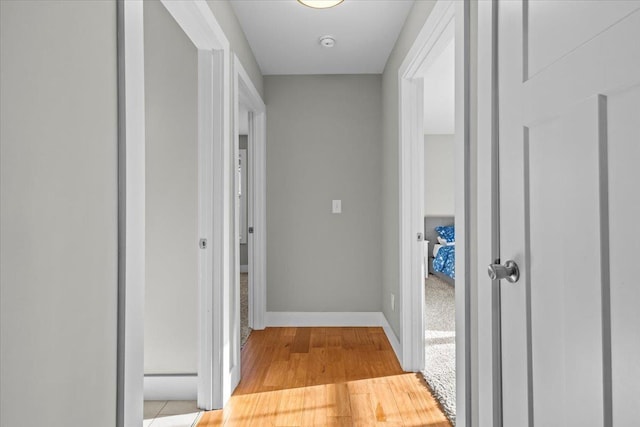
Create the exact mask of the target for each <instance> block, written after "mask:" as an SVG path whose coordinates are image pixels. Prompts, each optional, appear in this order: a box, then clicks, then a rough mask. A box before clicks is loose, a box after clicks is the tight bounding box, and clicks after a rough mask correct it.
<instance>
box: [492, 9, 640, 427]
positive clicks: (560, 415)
mask: <svg viewBox="0 0 640 427" xmlns="http://www.w3.org/2000/svg"><path fill="white" fill-rule="evenodd" d="M527 8H528V9H527ZM568 29H570V30H571V31H568ZM498 35H499V38H498V76H499V81H498V88H499V102H498V104H499V107H498V115H499V120H498V122H499V160H500V236H501V240H500V253H501V258H502V262H504V261H506V260H507V259H513V260H515V261H516V262H517V263H518V264H519V266H520V269H521V271H520V272H521V279H520V281H519V282H518V283H515V284H511V283H507V282H504V281H503V282H501V284H500V292H501V309H500V312H501V328H502V329H501V331H502V341H501V344H502V355H501V357H502V380H503V384H502V388H503V402H502V403H503V405H502V410H503V414H502V415H503V425H505V426H533V425H537V426H543V427H546V426H555V425H561V426H576V427H577V426H586V425H588V426H598V425H604V426H611V425H613V423H614V422H615V425H616V426H618V425H621V426H626V425H632V422H634V420H637V419H638V418H640V409H638V408H639V407H640V405H638V401H637V399H638V396H640V362H638V361H637V360H640V359H639V358H638V357H637V355H638V354H639V352H640V332H639V330H640V328H639V327H638V326H637V325H639V324H640V315H639V314H638V313H639V312H640V310H639V309H638V307H640V291H639V289H640V286H638V280H637V273H636V272H634V268H633V267H632V266H633V265H634V262H635V261H636V260H637V258H638V255H640V227H639V225H638V224H639V222H638V218H640V190H638V185H640V148H639V147H640V44H639V43H638V40H640V2H607V1H595V0H594V1H572V2H561V1H560V2H544V1H531V2H527V1H504V2H499V3H498Z"/></svg>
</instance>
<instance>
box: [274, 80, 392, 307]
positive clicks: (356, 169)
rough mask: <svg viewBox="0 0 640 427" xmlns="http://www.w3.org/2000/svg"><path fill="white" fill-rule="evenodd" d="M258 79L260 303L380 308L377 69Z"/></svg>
mask: <svg viewBox="0 0 640 427" xmlns="http://www.w3.org/2000/svg"><path fill="white" fill-rule="evenodd" d="M264 82H265V97H266V101H267V102H266V103H267V117H268V118H269V119H268V121H267V141H268V143H267V235H268V239H267V253H268V257H267V283H268V285H267V311H308V312H316V311H317V312H322V311H380V309H381V301H380V295H381V273H382V271H381V257H382V249H381V242H382V240H381V235H380V230H381V228H382V216H381V212H380V207H381V204H382V199H381V191H380V189H381V185H382V182H381V179H382V174H381V166H382V157H381V156H382V150H381V148H382V141H381V135H382V134H381V130H382V129H381V122H382V99H381V76H379V75H332V76H267V77H265V79H264ZM332 199H341V200H342V211H343V213H342V214H332V213H331V200H332Z"/></svg>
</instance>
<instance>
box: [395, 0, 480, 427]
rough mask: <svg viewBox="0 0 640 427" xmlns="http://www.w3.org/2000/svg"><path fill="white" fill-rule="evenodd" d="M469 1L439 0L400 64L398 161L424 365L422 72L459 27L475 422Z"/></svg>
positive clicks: (406, 328)
mask: <svg viewBox="0 0 640 427" xmlns="http://www.w3.org/2000/svg"><path fill="white" fill-rule="evenodd" d="M469 8H470V5H469V4H468V2H461V1H453V0H439V1H438V2H437V3H436V4H435V6H434V8H433V10H432V12H431V14H430V15H429V17H428V18H427V20H426V22H425V24H424V26H423V28H422V30H421V31H420V33H419V34H418V37H417V38H416V40H415V42H414V44H413V45H412V47H411V49H410V50H409V53H408V54H407V56H406V57H405V59H404V61H403V63H402V65H401V67H400V69H399V71H398V80H399V81H398V87H399V98H400V99H399V103H400V107H399V141H400V154H399V162H400V165H399V168H400V215H399V218H400V224H399V226H400V229H399V233H400V251H399V252H400V253H399V255H400V259H399V262H400V278H399V280H400V308H401V312H400V316H401V317H400V322H401V325H400V330H401V338H402V341H401V345H402V354H403V358H402V367H403V369H405V370H411V371H418V370H422V369H423V368H424V363H425V362H424V346H425V341H424V323H423V318H424V317H423V304H424V286H422V283H423V281H424V274H423V272H422V269H423V268H424V266H423V251H424V245H423V244H422V242H419V241H417V239H416V235H417V233H421V232H423V231H424V230H423V228H424V222H423V215H424V212H423V209H424V204H423V198H424V191H423V187H424V179H423V174H422V172H423V166H422V165H421V164H420V162H421V161H422V159H423V156H421V155H420V153H422V150H423V144H424V142H423V138H424V137H423V133H424V131H423V118H422V111H423V107H424V106H423V104H422V103H423V100H422V97H423V94H422V84H421V80H422V78H421V76H422V74H421V72H423V71H424V69H425V66H426V65H427V64H428V63H429V61H430V60H431V59H430V56H431V55H432V54H433V53H436V52H438V51H439V49H441V46H442V45H443V44H445V43H446V42H448V41H450V40H451V36H452V34H453V33H454V34H455V41H456V43H455V58H456V59H455V61H456V71H455V86H456V90H455V97H456V100H455V105H456V108H455V116H456V120H455V123H456V137H455V143H456V150H455V159H456V164H457V165H459V166H460V167H458V168H456V178H455V189H456V214H455V220H456V240H457V245H456V248H457V249H456V292H455V293H456V296H455V299H456V419H457V420H458V424H459V425H469V424H470V417H469V414H470V411H471V400H470V398H469V397H470V394H469V393H470V392H471V382H470V371H469V366H471V353H470V350H471V346H470V345H469V343H470V338H471V336H470V334H471V330H470V328H469V327H468V325H469V324H470V320H471V319H470V316H471V313H470V311H471V310H470V305H469V304H468V298H470V279H471V276H470V257H469V254H470V251H471V248H470V246H469V245H470V243H471V242H470V239H469V232H470V230H468V229H467V224H468V223H469V219H470V213H469V210H470V205H469V200H470V195H471V191H472V188H471V185H470V182H469V170H470V161H471V158H470V154H469V149H470V145H469V139H470V113H469V111H470V110H469V109H470V104H469V102H470V101H469V90H470V87H467V82H468V81H469V74H468V73H469V72H470V69H469V67H470V64H469V63H468V62H467V61H468V58H469V55H470V54H469V52H470V51H469V49H470V41H469V29H470V16H469V10H470V9H469Z"/></svg>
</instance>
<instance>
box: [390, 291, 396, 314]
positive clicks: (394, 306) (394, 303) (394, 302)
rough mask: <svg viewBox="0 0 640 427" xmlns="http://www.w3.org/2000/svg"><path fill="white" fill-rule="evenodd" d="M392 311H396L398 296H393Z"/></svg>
mask: <svg viewBox="0 0 640 427" xmlns="http://www.w3.org/2000/svg"><path fill="white" fill-rule="evenodd" d="M391 311H396V296H395V295H394V294H391Z"/></svg>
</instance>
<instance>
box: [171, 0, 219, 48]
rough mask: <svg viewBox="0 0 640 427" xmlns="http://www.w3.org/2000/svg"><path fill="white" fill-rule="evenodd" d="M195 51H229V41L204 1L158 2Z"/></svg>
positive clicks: (176, 0)
mask: <svg viewBox="0 0 640 427" xmlns="http://www.w3.org/2000/svg"><path fill="white" fill-rule="evenodd" d="M160 1H161V2H162V4H163V5H164V7H165V8H166V9H167V10H168V11H169V13H170V14H171V16H173V18H174V19H175V20H176V22H177V23H178V25H180V28H182V30H183V31H184V33H185V34H186V35H187V37H189V40H191V42H192V43H193V45H194V46H195V47H196V49H205V50H229V41H228V40H227V37H226V36H225V34H224V31H223V30H222V27H221V26H220V24H218V21H217V20H216V18H215V16H213V13H212V12H211V9H210V8H209V6H208V5H207V2H206V1H204V0H160Z"/></svg>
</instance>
